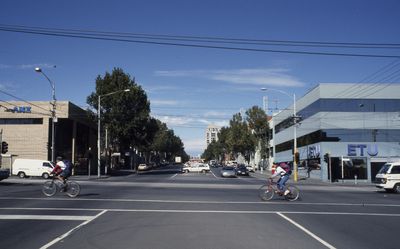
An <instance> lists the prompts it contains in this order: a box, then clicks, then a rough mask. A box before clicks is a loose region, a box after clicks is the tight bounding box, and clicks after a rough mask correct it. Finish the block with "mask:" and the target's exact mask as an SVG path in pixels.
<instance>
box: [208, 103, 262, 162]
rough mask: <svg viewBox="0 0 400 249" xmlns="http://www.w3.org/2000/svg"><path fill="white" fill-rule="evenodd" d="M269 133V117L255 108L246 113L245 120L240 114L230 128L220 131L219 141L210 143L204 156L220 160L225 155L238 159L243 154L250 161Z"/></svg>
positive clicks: (231, 121)
mask: <svg viewBox="0 0 400 249" xmlns="http://www.w3.org/2000/svg"><path fill="white" fill-rule="evenodd" d="M268 132H269V127H268V122H267V115H266V114H265V112H264V111H263V110H262V109H261V108H259V107H257V106H253V107H252V108H250V109H248V110H247V111H246V117H245V118H244V117H242V115H241V114H240V113H236V114H234V115H233V117H232V119H231V120H230V121H229V126H228V127H222V128H221V129H220V131H219V133H218V141H217V142H212V143H210V144H209V145H208V147H207V148H206V150H205V151H204V153H203V155H202V156H203V158H205V159H206V160H211V159H217V160H218V159H220V158H223V156H225V155H230V156H231V157H233V158H236V157H237V156H238V155H239V154H241V155H243V156H244V157H245V158H246V160H249V158H250V155H251V154H252V153H254V152H255V149H256V146H257V145H258V144H259V142H260V141H263V140H265V139H266V138H267V137H269V134H268ZM261 144H264V143H261ZM263 148H265V144H264V147H263ZM263 151H264V150H263ZM221 155H222V156H221Z"/></svg>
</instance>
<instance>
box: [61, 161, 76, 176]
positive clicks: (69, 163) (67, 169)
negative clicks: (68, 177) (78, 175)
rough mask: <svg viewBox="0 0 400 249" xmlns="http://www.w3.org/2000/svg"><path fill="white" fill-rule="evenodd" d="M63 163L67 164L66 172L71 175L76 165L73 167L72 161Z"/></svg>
mask: <svg viewBox="0 0 400 249" xmlns="http://www.w3.org/2000/svg"><path fill="white" fill-rule="evenodd" d="M63 163H64V164H65V169H64V170H65V171H67V172H69V173H71V172H72V168H73V167H74V165H72V163H71V161H69V160H64V161H63Z"/></svg>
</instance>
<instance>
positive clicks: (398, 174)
mask: <svg viewBox="0 0 400 249" xmlns="http://www.w3.org/2000/svg"><path fill="white" fill-rule="evenodd" d="M375 183H376V185H375V186H376V187H377V188H383V189H385V190H386V191H387V192H396V193H400V162H395V163H386V164H384V165H383V166H382V168H381V169H380V170H379V172H378V174H377V175H376V180H375Z"/></svg>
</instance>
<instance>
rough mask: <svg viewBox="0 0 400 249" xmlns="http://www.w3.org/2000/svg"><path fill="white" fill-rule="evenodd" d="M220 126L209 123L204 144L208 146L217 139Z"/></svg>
mask: <svg viewBox="0 0 400 249" xmlns="http://www.w3.org/2000/svg"><path fill="white" fill-rule="evenodd" d="M220 129H221V127H219V126H216V125H209V126H207V129H206V145H207V146H208V145H209V144H210V143H211V142H212V141H218V132H219V130H220Z"/></svg>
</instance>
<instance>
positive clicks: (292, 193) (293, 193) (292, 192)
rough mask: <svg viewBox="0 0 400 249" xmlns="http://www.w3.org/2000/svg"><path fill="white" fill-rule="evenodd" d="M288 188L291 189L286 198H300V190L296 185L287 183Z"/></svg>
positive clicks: (291, 199) (290, 199) (293, 199)
mask: <svg viewBox="0 0 400 249" xmlns="http://www.w3.org/2000/svg"><path fill="white" fill-rule="evenodd" d="M286 190H289V191H290V192H289V193H288V194H287V195H285V199H286V200H288V201H295V200H297V199H298V198H299V196H300V190H299V189H298V188H297V187H296V186H293V185H287V187H286Z"/></svg>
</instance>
